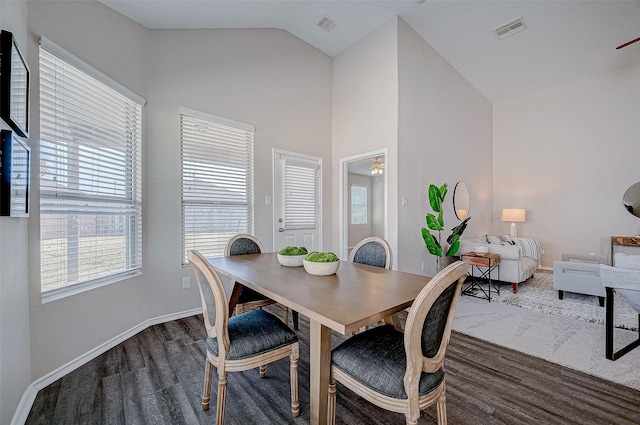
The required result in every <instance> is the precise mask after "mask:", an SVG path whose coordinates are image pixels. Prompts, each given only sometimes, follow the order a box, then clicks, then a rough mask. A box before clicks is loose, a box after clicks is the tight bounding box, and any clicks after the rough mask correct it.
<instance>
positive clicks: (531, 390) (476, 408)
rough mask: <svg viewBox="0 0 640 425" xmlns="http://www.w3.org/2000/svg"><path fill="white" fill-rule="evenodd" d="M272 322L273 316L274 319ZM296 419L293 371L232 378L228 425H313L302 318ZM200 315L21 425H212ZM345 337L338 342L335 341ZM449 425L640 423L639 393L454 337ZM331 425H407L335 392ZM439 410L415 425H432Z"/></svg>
mask: <svg viewBox="0 0 640 425" xmlns="http://www.w3.org/2000/svg"><path fill="white" fill-rule="evenodd" d="M276 314H277V313H276ZM298 335H299V337H300V345H301V353H300V364H299V374H300V379H299V382H300V388H299V390H300V417H298V418H293V417H292V416H291V413H290V409H289V407H290V406H289V364H288V360H286V359H285V360H280V361H278V362H276V363H273V364H271V365H269V366H267V377H266V378H265V379H260V378H259V375H258V371H257V370H255V371H248V372H242V373H230V374H229V380H228V389H227V414H226V424H227V425H234V424H238V425H248V424H308V423H309V346H308V335H309V323H308V320H306V318H304V317H303V316H300V330H299V331H298ZM205 337H206V333H205V330H204V325H203V322H202V316H193V317H188V318H186V319H181V320H175V321H172V322H167V323H164V324H161V325H155V326H151V327H149V328H147V329H146V330H144V331H142V332H140V333H139V334H137V335H135V336H134V337H132V338H130V339H128V340H127V341H125V342H123V343H122V344H120V345H118V346H117V347H115V348H113V349H111V350H109V351H108V352H106V353H104V354H102V355H101V356H99V357H97V358H95V359H93V360H92V361H90V362H88V363H87V364H85V365H83V366H82V367H80V368H78V369H76V370H75V371H73V372H71V373H69V374H68V375H66V376H65V377H63V378H62V379H60V380H58V381H56V382H54V383H53V384H51V385H50V386H48V387H46V388H44V389H43V390H41V391H40V392H39V393H38V395H37V397H36V400H35V402H34V403H33V407H32V409H31V412H30V414H29V417H28V419H27V422H26V424H29V425H34V424H114V425H115V424H127V425H132V424H153V425H160V424H171V425H180V424H213V423H214V421H215V391H216V383H217V380H215V378H214V385H213V392H212V406H211V409H210V410H209V411H207V412H204V411H202V409H201V407H200V402H201V395H202V383H203V375H204V355H205V347H204V340H203V338H205ZM341 338H344V337H339V336H334V343H337V342H339V340H340V339H341ZM446 382H447V412H448V419H449V424H451V425H457V424H464V425H483V424H508V425H517V424H581V425H589V424H593V425H596V424H597V425H602V424H617V425H618V424H619V425H625V424H640V392H639V391H636V390H633V389H630V388H627V387H624V386H622V385H618V384H615V383H611V382H608V381H604V380H602V379H599V378H596V377H593V376H589V375H586V374H584V373H581V372H577V371H573V370H570V369H567V368H564V367H562V366H558V365H556V364H553V363H549V362H546V361H544V360H540V359H538V358H534V357H531V356H527V355H525V354H522V353H519V352H516V351H513V350H509V349H506V348H502V347H498V346H496V345H493V344H490V343H487V342H484V341H481V340H478V339H475V338H472V337H469V336H465V335H463V334H459V333H455V332H454V333H453V335H452V338H451V343H450V345H449V350H448V352H447V361H446ZM337 423H340V424H350V425H351V424H376V425H382V424H404V415H402V414H397V413H391V412H387V411H384V410H382V409H379V408H377V407H375V406H373V405H371V404H370V403H368V402H366V401H364V400H362V399H360V398H359V397H358V396H356V395H355V394H353V393H351V392H349V391H348V390H346V389H345V388H344V387H342V386H340V385H339V386H338V406H337ZM435 423H436V420H435V409H428V410H426V411H425V412H423V414H422V417H421V419H420V424H423V425H425V424H435Z"/></svg>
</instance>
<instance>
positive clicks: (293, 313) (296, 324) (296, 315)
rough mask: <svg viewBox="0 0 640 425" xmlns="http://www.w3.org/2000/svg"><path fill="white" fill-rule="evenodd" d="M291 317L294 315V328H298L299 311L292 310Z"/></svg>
mask: <svg viewBox="0 0 640 425" xmlns="http://www.w3.org/2000/svg"><path fill="white" fill-rule="evenodd" d="M291 317H293V330H295V331H297V330H298V312H297V311H295V310H291Z"/></svg>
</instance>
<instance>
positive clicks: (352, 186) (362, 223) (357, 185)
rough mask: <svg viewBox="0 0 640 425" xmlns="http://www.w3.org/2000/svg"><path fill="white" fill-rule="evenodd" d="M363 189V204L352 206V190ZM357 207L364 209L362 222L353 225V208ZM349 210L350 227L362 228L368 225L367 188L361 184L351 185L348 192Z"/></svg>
mask: <svg viewBox="0 0 640 425" xmlns="http://www.w3.org/2000/svg"><path fill="white" fill-rule="evenodd" d="M354 188H357V189H363V190H364V203H363V204H354V203H353V189H354ZM354 205H355V206H357V207H359V208H363V209H364V222H360V223H354V222H353V207H354ZM349 209H350V212H351V214H350V220H349V221H350V224H351V225H352V226H364V225H367V224H369V187H368V186H366V185H362V184H352V185H351V187H350V190H349Z"/></svg>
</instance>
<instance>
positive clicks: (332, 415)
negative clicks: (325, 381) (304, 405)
mask: <svg viewBox="0 0 640 425" xmlns="http://www.w3.org/2000/svg"><path fill="white" fill-rule="evenodd" d="M327 416H328V418H327V423H328V424H329V425H336V380H335V379H334V378H333V376H332V377H331V378H330V381H329V405H328V406H327Z"/></svg>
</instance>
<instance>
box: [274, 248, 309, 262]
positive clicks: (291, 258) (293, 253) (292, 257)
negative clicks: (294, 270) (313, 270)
mask: <svg viewBox="0 0 640 425" xmlns="http://www.w3.org/2000/svg"><path fill="white" fill-rule="evenodd" d="M307 254H308V253H307V248H305V247H303V246H299V247H298V246H286V247H284V248H282V249H281V250H280V251H278V261H279V262H280V264H281V265H283V266H286V267H300V266H302V260H304V258H305V257H306V256H307Z"/></svg>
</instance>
